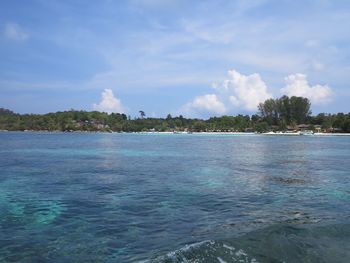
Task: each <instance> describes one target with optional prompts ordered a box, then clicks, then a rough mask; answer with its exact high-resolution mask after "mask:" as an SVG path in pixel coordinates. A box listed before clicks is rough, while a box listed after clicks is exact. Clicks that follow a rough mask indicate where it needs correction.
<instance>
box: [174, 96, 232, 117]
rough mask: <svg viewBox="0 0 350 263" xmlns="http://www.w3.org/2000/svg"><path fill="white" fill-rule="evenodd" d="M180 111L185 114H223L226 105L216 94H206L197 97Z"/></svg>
mask: <svg viewBox="0 0 350 263" xmlns="http://www.w3.org/2000/svg"><path fill="white" fill-rule="evenodd" d="M180 112H181V113H183V114H185V115H197V114H198V113H214V114H223V113H225V112H226V107H225V105H224V103H222V102H221V101H220V100H219V98H218V96H217V95H216V94H206V95H203V96H198V97H195V98H194V99H193V101H192V102H190V103H187V104H186V105H184V106H183V107H182V108H181V110H180Z"/></svg>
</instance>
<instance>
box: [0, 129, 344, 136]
mask: <svg viewBox="0 0 350 263" xmlns="http://www.w3.org/2000/svg"><path fill="white" fill-rule="evenodd" d="M12 132H15V133H48V134H52V133H104V134H139V135H170V134H172V135H174V136H179V135H242V136H254V135H263V136H292V137H295V136H303V137H304V136H311V137H313V136H316V137H322V136H350V133H313V134H301V133H299V132H296V133H288V132H266V133H256V132H190V133H189V132H172V131H165V132H153V131H152V132H150V131H143V132H125V131H122V132H115V131H48V130H24V131H20V130H17V131H8V130H0V133H12Z"/></svg>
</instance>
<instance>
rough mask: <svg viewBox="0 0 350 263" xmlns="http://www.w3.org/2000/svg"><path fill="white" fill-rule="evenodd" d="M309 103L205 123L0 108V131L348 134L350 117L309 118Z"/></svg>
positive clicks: (290, 100)
mask: <svg viewBox="0 0 350 263" xmlns="http://www.w3.org/2000/svg"><path fill="white" fill-rule="evenodd" d="M310 109H311V103H310V101H309V100H308V99H307V98H303V97H294V96H293V97H288V96H282V97H281V98H277V99H268V100H266V101H265V102H263V103H260V104H259V105H258V112H257V113H256V114H253V115H241V114H239V115H236V116H227V115H225V116H221V117H211V118H209V119H207V120H203V119H196V118H194V119H190V118H185V117H183V116H182V115H180V116H176V117H172V116H171V115H170V114H168V116H167V117H166V118H146V114H145V112H144V111H142V110H140V111H139V113H140V117H139V118H134V119H131V118H130V117H128V116H126V115H125V114H120V113H111V114H108V113H106V112H98V111H77V110H69V111H63V112H55V113H47V114H18V113H14V112H12V111H11V110H8V109H4V108H0V130H9V131H25V130H35V131H37V130H47V131H113V132H141V131H160V132H162V131H185V130H187V131H195V132H199V131H237V132H244V131H257V132H266V131H270V130H280V131H285V130H288V129H298V125H299V126H300V125H301V124H303V125H302V126H303V127H304V128H305V127H306V128H307V129H310V130H315V129H316V128H317V129H319V130H322V131H327V132H350V113H337V114H327V113H319V114H317V115H315V116H312V115H311V110H310Z"/></svg>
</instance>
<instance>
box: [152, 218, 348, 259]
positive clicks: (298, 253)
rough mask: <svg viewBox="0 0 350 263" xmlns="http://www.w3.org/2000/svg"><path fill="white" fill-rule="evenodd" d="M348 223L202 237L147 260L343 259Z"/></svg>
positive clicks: (346, 244) (276, 227)
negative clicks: (208, 237)
mask: <svg viewBox="0 0 350 263" xmlns="http://www.w3.org/2000/svg"><path fill="white" fill-rule="evenodd" d="M349 236H350V224H349V223H345V224H344V223H343V224H333V225H323V226H311V227H310V226H308V227H306V226H303V227H296V226H292V225H288V224H278V225H274V226H270V227H267V228H264V229H260V230H256V231H253V232H250V233H247V234H245V235H243V236H240V237H235V238H232V239H227V240H217V241H213V240H211V241H203V242H199V243H195V244H191V245H186V246H184V247H183V248H181V249H179V250H176V251H173V252H170V253H168V254H166V255H165V256H160V257H157V258H155V259H152V260H150V261H148V262H159V263H160V262H162V263H163V262H164V263H177V262H185V263H206V262H217V263H234V262H242V263H258V262H263V263H264V262H289V263H290V262H292V263H293V262H310V263H311V262H312V263H313V262H315V263H316V262H344V261H343V259H345V258H350V240H349V238H348V237H349Z"/></svg>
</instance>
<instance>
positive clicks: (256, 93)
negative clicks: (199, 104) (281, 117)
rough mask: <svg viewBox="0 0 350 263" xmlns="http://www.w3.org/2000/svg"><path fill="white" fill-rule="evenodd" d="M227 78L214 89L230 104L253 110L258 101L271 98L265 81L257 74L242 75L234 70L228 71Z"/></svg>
mask: <svg viewBox="0 0 350 263" xmlns="http://www.w3.org/2000/svg"><path fill="white" fill-rule="evenodd" d="M228 75H229V79H226V80H225V81H224V82H223V83H222V85H219V86H216V87H215V89H216V90H217V91H218V92H219V93H221V94H222V95H223V96H226V97H228V100H229V102H230V104H231V105H232V106H234V107H241V108H243V109H245V110H248V111H255V110H256V109H257V105H258V104H259V103H260V102H263V101H265V100H267V99H268V98H271V97H272V95H271V94H270V93H269V92H268V90H267V86H266V84H265V82H264V81H263V80H262V79H261V77H260V75H259V74H256V73H255V74H251V75H243V74H241V73H239V72H237V71H235V70H230V71H229V72H228Z"/></svg>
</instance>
